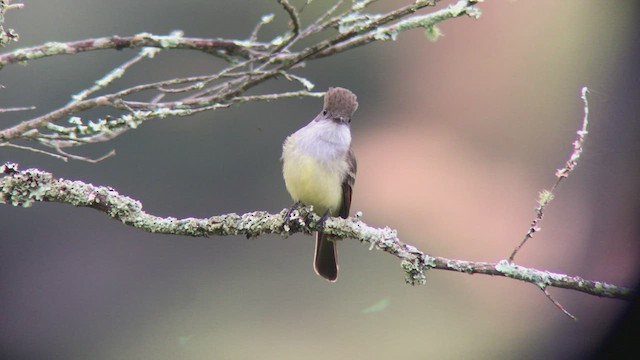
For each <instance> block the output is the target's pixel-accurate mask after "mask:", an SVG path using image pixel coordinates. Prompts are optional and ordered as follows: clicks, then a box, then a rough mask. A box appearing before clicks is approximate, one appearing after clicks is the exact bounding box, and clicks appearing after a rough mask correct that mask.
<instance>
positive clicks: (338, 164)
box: [282, 87, 358, 282]
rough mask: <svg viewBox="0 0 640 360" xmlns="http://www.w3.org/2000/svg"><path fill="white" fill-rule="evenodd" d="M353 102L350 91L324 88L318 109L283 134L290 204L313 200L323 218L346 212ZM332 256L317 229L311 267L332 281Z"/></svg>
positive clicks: (352, 171)
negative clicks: (306, 121) (307, 120)
mask: <svg viewBox="0 0 640 360" xmlns="http://www.w3.org/2000/svg"><path fill="white" fill-rule="evenodd" d="M357 108H358V101H357V99H356V95H355V94H354V93H352V92H351V91H349V90H347V89H344V88H339V87H332V88H329V90H327V92H326V94H325V96H324V107H323V108H322V111H321V112H320V114H318V116H316V117H315V119H313V120H311V122H310V123H309V124H308V125H307V126H305V127H303V128H302V129H300V130H298V131H296V132H295V133H293V134H292V135H290V136H288V137H287V139H286V140H285V141H284V145H283V147H282V162H283V168H282V173H283V176H284V182H285V185H286V187H287V191H288V192H289V195H291V197H292V198H293V200H294V201H295V202H296V204H300V203H302V204H304V205H313V210H314V212H315V213H316V214H318V215H319V216H322V218H323V221H324V219H326V218H327V217H328V216H340V217H342V218H345V219H346V218H347V217H348V216H349V208H350V207H351V193H352V191H353V184H354V182H355V178H356V168H357V164H356V158H355V156H354V154H353V151H352V149H351V130H350V124H351V116H352V115H353V113H354V112H355V111H356V109H357ZM337 257H338V253H337V248H336V243H335V241H334V240H332V239H330V238H328V236H327V235H325V234H323V233H322V231H318V232H317V233H316V246H315V253H314V256H313V258H314V259H313V268H314V270H315V271H316V273H317V274H318V275H320V276H322V277H323V278H325V279H327V280H329V281H331V282H333V281H336V280H337V278H338V262H337Z"/></svg>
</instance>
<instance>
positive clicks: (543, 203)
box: [509, 86, 589, 262]
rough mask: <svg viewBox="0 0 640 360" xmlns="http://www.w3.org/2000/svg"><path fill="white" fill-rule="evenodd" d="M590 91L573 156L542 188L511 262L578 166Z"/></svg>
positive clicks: (582, 96)
mask: <svg viewBox="0 0 640 360" xmlns="http://www.w3.org/2000/svg"><path fill="white" fill-rule="evenodd" d="M588 92H589V89H588V88H587V87H586V86H585V87H583V88H582V91H581V94H582V95H581V98H582V102H583V103H584V117H583V119H582V127H581V128H580V129H579V130H578V131H577V134H578V137H577V139H576V140H575V141H574V142H573V152H572V153H571V156H570V157H569V160H568V161H567V163H566V164H565V166H564V167H563V168H561V169H558V170H557V171H556V178H557V179H556V181H555V183H554V184H553V186H552V187H551V190H542V191H541V192H540V195H539V197H538V207H537V208H536V216H535V218H534V219H533V221H531V225H530V226H529V230H527V233H526V234H525V235H524V238H523V239H522V241H521V242H520V244H519V245H518V246H516V248H515V249H513V252H512V253H511V256H509V261H510V262H513V259H514V258H515V257H516V254H517V253H518V251H520V249H522V247H523V246H524V245H525V244H526V242H527V240H529V239H531V238H533V236H534V234H535V233H536V232H538V231H540V230H541V229H540V226H539V225H540V222H541V221H542V218H543V216H544V209H545V208H546V207H547V205H549V203H550V202H551V201H552V200H553V198H554V197H555V191H556V189H557V188H558V186H559V185H560V182H561V181H562V180H563V179H565V178H567V177H568V176H569V173H571V172H572V171H573V169H574V168H575V167H576V165H578V159H579V158H580V155H582V149H583V147H584V141H585V137H586V136H587V133H588V131H587V128H588V127H589V102H588V101H587V93H588Z"/></svg>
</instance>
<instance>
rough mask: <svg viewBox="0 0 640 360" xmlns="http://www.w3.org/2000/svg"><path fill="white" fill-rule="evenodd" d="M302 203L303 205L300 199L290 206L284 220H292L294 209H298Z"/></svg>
mask: <svg viewBox="0 0 640 360" xmlns="http://www.w3.org/2000/svg"><path fill="white" fill-rule="evenodd" d="M300 205H302V203H301V202H300V201H296V202H295V204H293V205H292V206H291V207H290V208H289V211H287V214H286V215H285V216H284V221H285V222H288V221H290V220H291V213H292V212H293V211H294V210H297V209H298V208H299V207H300Z"/></svg>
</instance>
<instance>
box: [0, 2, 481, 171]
mask: <svg viewBox="0 0 640 360" xmlns="http://www.w3.org/2000/svg"><path fill="white" fill-rule="evenodd" d="M372 2H373V1H359V2H353V3H352V5H351V7H348V6H347V7H340V6H339V4H340V3H342V2H341V1H338V2H337V3H336V4H335V5H336V6H330V7H329V9H328V10H327V11H326V12H325V13H324V14H322V15H320V16H319V17H317V18H316V20H315V21H312V22H311V23H310V24H309V25H307V26H306V27H305V25H304V24H303V23H302V21H301V19H302V17H301V16H300V13H301V12H302V11H303V10H304V6H303V7H302V8H300V9H297V8H295V7H294V6H293V5H292V4H291V3H290V2H289V1H287V0H278V3H279V4H280V6H282V8H283V10H284V12H285V13H286V15H287V16H288V17H289V20H290V21H289V25H288V28H287V29H286V31H284V32H283V33H282V35H280V36H277V37H276V38H274V39H273V40H271V41H268V42H260V41H258V36H259V31H260V29H261V28H262V27H263V26H264V25H266V24H267V23H269V22H271V20H272V19H273V16H274V15H265V16H263V17H262V19H261V20H260V22H259V23H258V25H257V26H256V27H255V28H254V30H253V32H252V33H251V35H250V36H249V38H248V39H246V40H225V39H204V38H190V37H185V36H183V34H182V33H181V32H180V31H174V32H173V33H171V34H170V35H154V34H149V33H141V34H137V35H134V36H128V37H121V36H109V37H102V38H95V39H85V40H79V41H72V42H64V43H61V42H50V43H46V44H43V45H39V46H35V47H31V48H24V49H18V50H14V51H11V52H8V53H6V54H0V70H1V69H2V68H3V67H5V66H8V65H11V64H16V63H24V62H27V61H35V60H41V59H44V58H47V57H51V56H60V55H76V54H79V53H83V52H89V51H97V50H107V49H114V50H121V49H125V48H133V49H142V50H140V52H139V53H138V54H137V55H135V56H134V57H133V58H132V59H131V60H129V61H126V62H125V63H123V64H122V65H120V66H118V67H116V68H115V69H112V70H111V71H109V72H108V73H107V74H105V75H104V76H103V77H101V78H100V79H98V80H96V81H95V83H94V85H92V86H90V87H88V88H87V89H85V90H83V91H81V92H79V93H78V94H75V95H70V97H71V100H70V102H69V103H68V104H67V105H65V106H63V107H60V108H58V109H54V110H51V111H49V112H47V113H45V114H41V115H38V116H35V117H33V118H30V119H27V120H25V121H22V122H20V123H18V124H15V125H13V126H10V127H7V128H4V129H0V146H12V147H17V148H25V147H26V146H25V145H24V144H22V145H17V144H15V142H16V141H18V140H26V141H28V142H31V143H33V144H35V145H37V146H41V147H44V148H49V149H53V150H52V151H55V153H56V155H57V156H56V157H58V158H62V159H65V160H66V159H67V158H72V159H80V160H86V161H96V159H88V158H84V157H81V156H77V155H72V154H69V153H67V152H65V151H64V148H68V147H77V146H83V145H87V144H91V143H96V142H103V141H108V140H111V139H113V138H115V137H117V136H119V135H121V134H122V133H124V132H126V131H129V130H131V129H135V128H137V127H138V126H139V125H140V124H141V123H142V122H144V121H148V120H151V119H156V118H162V117H168V116H171V117H178V116H189V115H193V114H195V113H198V112H202V111H211V110H216V109H219V108H224V107H228V106H231V105H234V104H238V103H242V102H246V101H256V100H263V99H268V100H274V99H280V98H284V97H290V96H292V95H293V94H295V96H317V95H322V94H321V93H313V92H311V90H312V89H313V87H314V84H313V82H312V81H310V80H308V79H306V78H304V77H301V76H300V75H297V74H295V71H296V69H297V68H298V67H300V66H302V65H303V64H304V63H305V62H307V61H310V60H314V59H320V58H323V57H327V56H331V55H333V54H337V53H340V52H343V51H347V50H350V49H353V48H356V47H359V46H362V45H366V44H368V43H370V42H373V41H386V40H395V39H396V38H397V37H398V35H399V34H400V33H402V32H404V31H408V30H411V29H415V28H423V29H425V30H427V31H428V32H429V31H431V30H432V29H434V27H435V26H436V25H437V24H438V23H440V22H442V21H445V20H447V19H452V18H457V17H461V16H464V15H467V16H470V17H474V18H475V17H478V16H479V15H480V11H479V9H477V8H476V3H477V1H475V0H459V1H457V2H455V3H453V4H452V5H450V6H448V7H444V8H442V9H440V10H436V11H434V12H431V13H426V14H418V11H419V10H421V9H424V8H426V7H429V6H434V5H435V4H436V2H437V1H436V0H431V1H428V0H417V1H413V2H412V3H411V4H409V5H406V6H403V7H399V8H397V9H395V10H393V11H390V12H388V13H385V14H370V13H365V12H364V11H365V10H367V6H368V5H370V4H371V3H372ZM338 8H344V9H343V10H342V11H341V12H338V11H337V9H338ZM336 12H337V13H336ZM335 30H338V32H337V33H336V32H335ZM311 36H314V37H313V39H314V40H313V42H311V45H308V44H309V42H307V45H306V46H304V47H299V46H297V45H298V44H299V43H300V41H301V40H303V39H310V37H311ZM150 48H153V49H154V51H151V50H149V49H150ZM176 49H187V50H196V51H202V52H206V53H208V54H211V55H213V56H216V57H218V58H220V59H222V60H223V61H225V62H227V66H226V67H225V68H224V69H223V70H221V71H219V72H218V73H216V74H203V75H199V76H192V77H184V78H177V79H164V80H158V81H156V82H152V83H147V84H140V85H137V86H133V87H129V88H125V89H114V90H107V89H108V88H110V87H113V86H114V84H113V83H114V81H113V80H115V79H116V78H119V77H122V76H124V75H125V74H126V71H127V70H128V69H129V68H130V67H132V66H134V65H135V64H137V63H138V62H141V61H143V60H144V61H152V58H153V57H154V55H155V54H156V53H157V52H158V51H168V50H176ZM159 76H161V74H159ZM274 79H284V80H286V81H289V82H292V83H294V84H295V85H296V86H297V87H301V88H302V89H301V90H295V91H289V92H285V93H270V94H258V95H253V96H245V95H244V94H245V92H247V91H248V90H250V89H252V88H254V87H255V86H257V85H259V84H262V83H264V82H266V81H269V80H274ZM98 90H100V91H102V92H103V93H104V92H106V95H102V96H94V94H95V93H96V92H97V91H98ZM167 94H171V95H173V96H172V97H171V98H172V100H171V101H164V99H165V98H166V95H167ZM133 96H135V97H136V100H135V101H134V100H132V97H133ZM141 96H142V98H143V99H145V100H140V98H141ZM19 105H20V106H14V107H12V108H11V109H12V110H15V109H17V108H23V109H25V108H26V107H25V104H19ZM29 105H31V104H29ZM96 108H106V109H107V111H108V114H109V115H108V116H105V117H103V118H98V119H92V118H86V117H87V116H86V115H84V114H85V113H86V112H87V111H89V110H92V109H96ZM0 112H8V109H4V110H3V109H0ZM36 152H38V153H46V154H52V153H51V152H48V151H36ZM111 153H113V152H111ZM102 158H104V157H102Z"/></svg>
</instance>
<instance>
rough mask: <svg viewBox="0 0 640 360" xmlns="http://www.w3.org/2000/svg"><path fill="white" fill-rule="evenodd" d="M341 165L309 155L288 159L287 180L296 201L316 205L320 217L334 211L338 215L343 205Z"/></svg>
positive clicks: (285, 172)
mask: <svg viewBox="0 0 640 360" xmlns="http://www.w3.org/2000/svg"><path fill="white" fill-rule="evenodd" d="M343 172H344V170H343V169H342V167H341V166H333V167H332V166H328V165H327V164H323V163H321V162H319V161H317V160H315V159H314V158H312V157H310V156H307V155H298V156H295V158H289V159H287V158H286V157H285V161H284V164H283V175H284V181H285V184H286V186H287V191H289V194H290V195H291V197H292V198H293V200H294V201H300V202H302V203H303V204H305V205H313V209H314V212H315V213H316V214H318V215H320V216H322V215H324V213H325V212H326V211H327V210H330V212H331V215H333V216H336V215H337V214H338V213H339V211H340V206H341V205H342V178H343V175H342V174H343Z"/></svg>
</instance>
